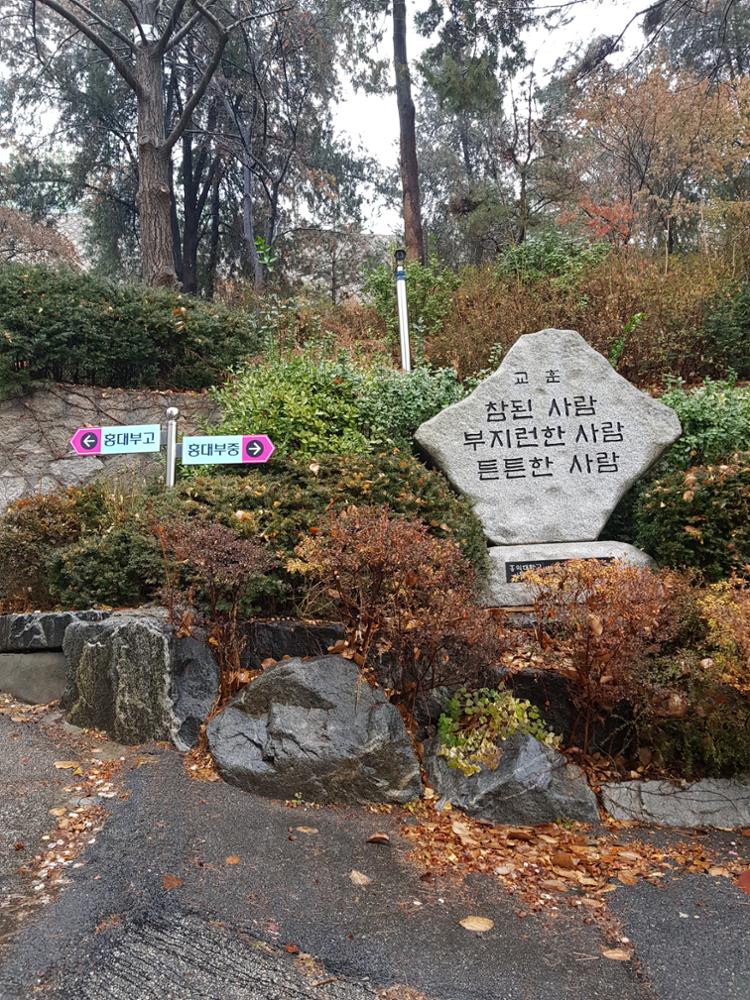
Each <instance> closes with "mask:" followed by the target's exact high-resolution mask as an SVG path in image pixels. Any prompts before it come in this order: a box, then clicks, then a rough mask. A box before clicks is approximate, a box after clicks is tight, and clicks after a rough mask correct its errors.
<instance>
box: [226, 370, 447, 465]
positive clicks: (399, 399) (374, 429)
mask: <svg viewBox="0 0 750 1000" xmlns="http://www.w3.org/2000/svg"><path fill="white" fill-rule="evenodd" d="M465 391H466V390H465V389H464V387H463V386H461V384H460V383H459V382H458V380H457V378H456V374H455V372H454V371H453V370H452V369H450V368H438V369H433V368H428V367H424V366H418V367H416V368H415V369H414V370H413V371H412V372H409V373H408V374H407V373H406V372H403V371H399V370H397V369H395V368H391V367H389V366H387V365H384V364H375V365H369V366H367V367H362V366H360V365H358V364H357V363H356V361H354V360H353V359H352V358H351V357H349V356H348V355H347V354H345V353H342V354H340V355H339V356H338V357H337V358H335V359H333V358H326V357H321V356H319V354H318V353H317V352H315V351H308V352H306V353H305V354H290V355H288V356H279V357H273V358H270V359H269V360H267V361H262V362H259V363H257V364H255V363H253V364H249V365H244V366H242V367H240V368H239V369H238V370H237V371H236V372H234V373H233V374H232V375H231V377H230V378H229V379H228V380H227V382H226V383H225V384H224V385H223V386H222V387H221V388H220V389H217V390H216V391H215V392H214V398H215V400H216V402H217V404H218V406H219V408H220V410H221V412H222V414H223V416H222V420H221V423H220V424H219V425H218V426H217V428H216V430H217V431H218V432H219V433H222V434H242V433H245V431H246V430H247V428H248V427H261V428H263V430H264V431H265V433H267V434H268V435H270V437H271V439H272V440H273V442H274V444H275V445H276V449H277V454H278V455H281V454H291V455H293V456H296V457H307V456H309V457H311V458H316V457H317V456H319V455H333V454H336V455H356V454H360V455H361V454H366V453H367V452H371V451H386V452H388V451H390V450H391V449H392V448H394V447H395V448H403V449H406V450H410V449H411V447H412V437H413V435H414V432H415V431H416V429H417V427H419V425H420V424H421V423H423V422H424V421H425V420H428V419H429V418H430V417H433V416H434V415H435V414H436V413H439V412H440V410H442V409H444V408H445V407H446V406H449V405H450V404H451V403H455V402H457V401H458V400H459V399H461V398H462V397H463V396H464V395H465Z"/></svg>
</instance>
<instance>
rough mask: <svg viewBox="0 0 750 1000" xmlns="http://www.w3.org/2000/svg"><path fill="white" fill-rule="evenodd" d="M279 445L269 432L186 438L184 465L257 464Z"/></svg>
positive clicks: (183, 446) (183, 447)
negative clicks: (269, 435) (275, 443)
mask: <svg viewBox="0 0 750 1000" xmlns="http://www.w3.org/2000/svg"><path fill="white" fill-rule="evenodd" d="M275 450H276V447H275V445H274V443H273V441H271V439H270V437H268V435H267V434H214V435H212V436H204V437H185V438H183V439H182V464H183V465H239V464H243V463H252V464H254V465H259V464H262V463H263V462H267V461H268V459H269V458H270V457H271V455H273V453H274V451H275Z"/></svg>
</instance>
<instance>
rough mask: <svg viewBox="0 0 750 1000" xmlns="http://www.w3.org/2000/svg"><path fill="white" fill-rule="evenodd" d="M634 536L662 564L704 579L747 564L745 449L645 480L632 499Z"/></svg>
mask: <svg viewBox="0 0 750 1000" xmlns="http://www.w3.org/2000/svg"><path fill="white" fill-rule="evenodd" d="M635 536H636V543H637V544H638V545H639V546H640V547H641V548H643V549H645V551H646V552H648V553H650V554H651V555H652V556H653V557H654V558H655V559H656V560H657V561H658V562H659V563H660V564H661V565H662V566H671V567H674V568H676V569H681V568H685V569H694V570H697V571H698V572H699V573H700V574H701V575H702V577H703V578H704V579H705V580H706V581H709V582H713V581H717V580H722V579H725V578H727V577H728V576H730V575H731V573H732V572H733V571H736V572H738V573H741V572H742V570H743V567H745V566H746V565H748V564H750V452H742V453H739V454H737V455H734V456H733V457H732V458H730V459H728V460H727V461H726V462H724V463H722V464H719V465H700V466H695V467H694V468H691V469H687V470H686V471H675V472H670V473H667V474H666V475H664V476H662V477H661V478H659V479H657V480H655V481H653V482H651V483H650V484H649V485H648V486H646V487H645V488H644V490H643V491H642V493H641V495H640V496H639V498H638V500H637V502H636V507H635Z"/></svg>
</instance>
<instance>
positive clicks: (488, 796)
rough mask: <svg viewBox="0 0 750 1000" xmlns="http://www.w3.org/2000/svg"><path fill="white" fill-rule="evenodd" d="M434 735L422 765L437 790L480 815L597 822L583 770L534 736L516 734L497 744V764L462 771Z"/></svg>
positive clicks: (525, 821)
mask: <svg viewBox="0 0 750 1000" xmlns="http://www.w3.org/2000/svg"><path fill="white" fill-rule="evenodd" d="M438 749H439V744H438V741H437V740H434V741H432V743H431V744H430V745H429V746H428V747H426V749H425V767H426V769H427V774H428V777H429V779H430V782H431V783H432V786H433V787H434V789H435V790H436V791H437V793H438V794H439V795H440V796H441V797H442V798H444V799H447V800H448V801H449V802H451V803H452V804H453V805H454V806H458V807H459V808H460V809H463V810H464V812H466V813H468V815H469V816H476V817H478V818H480V819H488V820H491V821H492V822H494V823H509V824H512V825H514V826H533V825H535V824H537V823H553V822H555V821H556V820H561V819H567V820H577V821H579V822H583V823H596V822H597V821H598V819H599V810H598V809H597V805H596V798H595V796H594V793H593V792H592V791H591V789H590V788H589V786H588V783H587V781H586V777H585V775H584V773H583V771H582V770H581V769H580V768H579V767H576V766H575V765H574V764H569V763H568V762H567V760H566V759H565V757H563V755H562V754H561V753H559V752H558V751H557V750H554V749H553V748H552V747H547V746H544V745H543V744H542V743H540V742H539V741H538V740H536V739H534V737H533V736H523V735H521V734H516V735H514V736H510V737H509V738H508V739H507V740H503V742H502V743H501V744H500V748H499V749H500V757H499V761H498V765H497V767H496V768H494V769H492V768H488V767H484V766H483V767H482V769H481V771H479V772H478V773H477V774H472V775H465V774H463V772H461V771H459V770H457V769H455V768H452V767H449V766H448V761H447V760H446V759H445V757H441V756H440V755H439V754H438V752H437V751H438Z"/></svg>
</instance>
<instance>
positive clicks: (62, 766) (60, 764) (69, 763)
mask: <svg viewBox="0 0 750 1000" xmlns="http://www.w3.org/2000/svg"><path fill="white" fill-rule="evenodd" d="M55 767H56V768H57V770H58V771H72V770H73V768H76V767H80V764H79V763H78V761H77V760H56V761H55Z"/></svg>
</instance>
